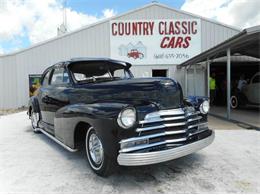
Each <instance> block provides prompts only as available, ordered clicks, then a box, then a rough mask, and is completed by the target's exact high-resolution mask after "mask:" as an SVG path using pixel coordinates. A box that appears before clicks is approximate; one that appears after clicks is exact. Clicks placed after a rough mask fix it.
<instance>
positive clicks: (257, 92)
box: [242, 72, 260, 105]
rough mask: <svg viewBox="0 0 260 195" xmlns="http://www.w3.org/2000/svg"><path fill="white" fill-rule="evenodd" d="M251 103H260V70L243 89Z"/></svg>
mask: <svg viewBox="0 0 260 195" xmlns="http://www.w3.org/2000/svg"><path fill="white" fill-rule="evenodd" d="M242 93H243V94H244V95H245V96H246V98H247V100H248V103H249V104H258V105H259V104H260V72H258V73H256V74H255V75H254V76H253V77H252V78H251V80H250V83H249V84H248V85H246V86H245V87H244V88H243V89H242Z"/></svg>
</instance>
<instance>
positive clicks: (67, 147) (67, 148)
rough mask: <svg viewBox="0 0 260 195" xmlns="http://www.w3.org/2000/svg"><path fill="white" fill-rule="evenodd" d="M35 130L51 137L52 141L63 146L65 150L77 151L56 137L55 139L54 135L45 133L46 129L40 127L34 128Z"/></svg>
mask: <svg viewBox="0 0 260 195" xmlns="http://www.w3.org/2000/svg"><path fill="white" fill-rule="evenodd" d="M35 130H37V131H40V132H42V133H43V134H44V135H46V136H47V137H49V138H51V139H52V140H53V141H55V142H56V143H57V144H59V145H61V146H62V147H63V148H65V149H66V150H68V151H70V152H77V151H78V150H77V149H72V148H70V147H69V146H67V145H65V144H64V143H62V142H61V141H59V140H58V139H56V138H55V137H54V136H52V135H51V134H49V133H47V132H46V131H44V130H43V129H41V128H36V129H35Z"/></svg>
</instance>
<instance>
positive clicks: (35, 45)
mask: <svg viewBox="0 0 260 195" xmlns="http://www.w3.org/2000/svg"><path fill="white" fill-rule="evenodd" d="M151 6H158V7H162V8H166V9H169V10H172V11H174V12H178V13H182V14H186V15H189V16H191V17H196V18H201V19H203V20H205V21H208V22H211V23H214V24H218V25H222V26H225V27H227V28H230V29H233V30H237V31H241V29H239V28H237V27H233V26H231V25H227V24H224V23H220V22H218V21H216V20H213V19H209V18H205V17H202V16H199V15H196V14H192V13H189V12H186V11H183V10H178V9H174V8H171V7H169V6H166V5H164V4H161V3H158V2H152V3H149V4H147V5H145V6H143V7H140V8H137V9H134V10H130V11H128V12H125V13H123V14H120V15H116V16H113V17H110V18H106V19H102V20H100V21H97V22H95V23H93V24H89V25H86V26H83V27H81V28H79V29H77V30H74V31H71V32H69V33H66V34H63V35H60V36H56V37H53V38H50V39H48V40H45V41H42V42H39V43H36V44H33V45H31V46H29V47H27V48H24V49H20V50H18V51H14V52H11V53H9V54H4V55H0V57H2V56H9V55H15V54H18V53H21V52H24V51H26V50H29V49H32V48H34V47H38V46H40V45H44V44H46V43H49V42H52V41H55V40H57V39H61V38H63V37H66V36H70V35H73V34H76V33H78V32H80V31H83V30H85V29H88V28H92V27H94V26H97V25H99V24H103V23H105V22H108V21H110V20H116V19H117V18H120V17H122V16H126V15H128V14H131V13H134V12H136V11H139V10H143V9H147V8H149V7H151Z"/></svg>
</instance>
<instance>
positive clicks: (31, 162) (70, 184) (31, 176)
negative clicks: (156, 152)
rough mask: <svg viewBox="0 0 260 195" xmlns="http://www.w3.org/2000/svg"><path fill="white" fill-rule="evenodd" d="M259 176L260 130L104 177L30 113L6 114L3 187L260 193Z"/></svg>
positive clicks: (1, 133) (0, 149) (0, 123)
mask: <svg viewBox="0 0 260 195" xmlns="http://www.w3.org/2000/svg"><path fill="white" fill-rule="evenodd" d="M259 178H260V132H259V131H254V130H236V131H232V130H228V131H225V130H221V131H216V138H215V141H214V143H213V144H212V145H210V146H209V147H207V148H205V149H204V150H201V151H199V152H197V153H195V154H191V155H189V156H186V157H183V158H180V159H177V160H174V161H170V162H166V163H162V164H157V165H152V166H145V167H124V168H120V169H119V170H118V172H117V173H115V174H114V175H112V176H110V177H108V178H101V177H98V176H96V175H95V174H94V173H92V171H91V170H90V168H89V166H88V165H87V164H86V161H85V159H84V154H83V152H77V153H70V152H67V151H66V150H64V149H63V148H62V147H61V146H59V145H57V144H56V143H54V142H53V141H52V140H50V139H49V138H47V137H45V136H44V135H43V134H34V133H33V132H32V130H31V127H30V121H29V120H28V119H27V116H26V113H25V112H20V113H16V114H10V115H6V116H0V192H5V193H17V192H22V193H220V192H222V193H260V180H259Z"/></svg>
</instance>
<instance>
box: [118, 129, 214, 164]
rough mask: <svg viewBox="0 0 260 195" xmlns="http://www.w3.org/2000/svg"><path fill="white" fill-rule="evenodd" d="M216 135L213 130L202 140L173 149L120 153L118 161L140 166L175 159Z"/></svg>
mask: <svg viewBox="0 0 260 195" xmlns="http://www.w3.org/2000/svg"><path fill="white" fill-rule="evenodd" d="M214 137H215V133H214V131H212V134H211V135H210V136H208V137H206V138H204V139H202V140H199V141H196V142H193V143H190V144H187V145H183V146H179V147H176V148H173V149H168V150H161V151H156V152H145V153H120V154H119V155H118V157H117V162H118V164H119V165H123V166H140V165H149V164H156V163H160V162H165V161H169V160H173V159H176V158H180V157H182V156H186V155H188V154H191V153H193V152H196V151H198V150H201V149H202V148H205V147H206V146H208V145H210V144H211V143H212V142H213V140H214Z"/></svg>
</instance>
